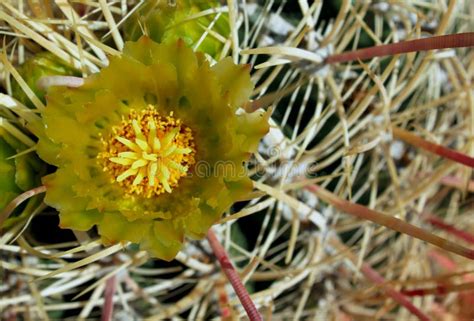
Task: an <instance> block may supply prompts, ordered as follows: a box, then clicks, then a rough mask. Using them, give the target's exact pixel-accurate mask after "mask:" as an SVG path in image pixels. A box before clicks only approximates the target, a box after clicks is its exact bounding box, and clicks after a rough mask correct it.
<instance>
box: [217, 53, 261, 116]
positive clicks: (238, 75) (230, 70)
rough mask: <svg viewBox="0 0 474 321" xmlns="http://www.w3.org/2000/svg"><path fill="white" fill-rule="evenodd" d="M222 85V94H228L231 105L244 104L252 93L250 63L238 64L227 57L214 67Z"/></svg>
mask: <svg viewBox="0 0 474 321" xmlns="http://www.w3.org/2000/svg"><path fill="white" fill-rule="evenodd" d="M212 70H213V71H214V72H215V73H216V76H217V77H218V79H219V84H220V86H221V88H222V89H221V94H222V95H227V96H228V99H229V104H230V106H231V107H238V106H242V104H243V103H245V102H246V101H248V99H249V97H250V95H251V94H252V90H253V87H254V86H253V84H252V81H251V80H250V73H249V71H250V65H236V64H234V63H233V62H232V58H230V57H227V58H224V59H222V60H221V61H219V62H218V63H217V64H215V65H214V66H213V67H212Z"/></svg>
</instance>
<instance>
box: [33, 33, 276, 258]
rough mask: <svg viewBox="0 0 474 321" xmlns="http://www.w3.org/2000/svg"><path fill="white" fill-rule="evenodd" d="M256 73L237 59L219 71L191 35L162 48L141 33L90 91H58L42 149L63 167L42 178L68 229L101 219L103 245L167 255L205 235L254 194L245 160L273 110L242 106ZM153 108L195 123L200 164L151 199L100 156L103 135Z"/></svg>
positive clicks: (89, 83)
mask: <svg viewBox="0 0 474 321" xmlns="http://www.w3.org/2000/svg"><path fill="white" fill-rule="evenodd" d="M249 69H250V68H249V66H247V65H235V64H234V63H233V62H232V60H231V59H230V58H226V59H223V60H221V61H220V62H218V63H217V64H215V65H214V66H212V67H211V66H210V65H209V63H208V62H207V61H206V59H205V57H204V55H203V54H202V53H194V52H193V51H192V50H191V49H190V48H188V47H187V46H186V45H185V44H184V42H182V41H178V42H175V43H173V44H157V43H155V42H153V41H152V40H150V39H149V38H147V37H142V38H141V39H140V40H138V41H137V42H128V43H127V44H126V45H125V48H124V51H123V54H122V55H121V56H119V57H112V58H111V59H110V64H109V66H108V67H106V68H104V69H103V70H102V71H101V72H99V73H97V74H95V75H93V76H91V77H89V78H87V79H86V80H85V84H84V85H83V86H82V87H80V88H64V87H53V88H51V89H50V91H49V92H48V94H47V107H46V110H45V111H44V113H43V115H42V116H43V121H44V129H43V133H42V134H41V135H39V136H40V137H39V142H38V146H37V151H38V154H39V155H40V157H41V158H43V159H44V160H45V161H46V162H48V163H50V164H53V165H55V166H57V167H58V168H57V170H56V172H54V173H53V174H50V175H48V176H46V177H44V179H43V183H44V184H45V186H46V187H47V193H46V197H45V202H46V203H47V204H48V205H50V206H52V207H55V208H56V209H57V210H58V211H59V213H60V226H61V227H62V228H69V229H74V230H80V231H86V230H89V229H90V228H92V227H93V226H94V225H96V226H97V229H98V232H99V234H100V236H101V238H102V240H103V241H104V243H107V244H110V243H114V242H121V241H130V242H133V243H139V244H140V246H141V248H142V249H144V250H147V251H148V252H149V253H150V254H151V255H152V256H154V257H157V258H161V259H165V260H171V259H173V258H174V257H175V255H176V254H177V252H178V251H179V250H180V249H181V246H182V244H183V241H184V239H185V238H186V237H188V238H191V239H199V238H202V237H204V236H205V235H206V233H207V230H208V229H209V228H210V226H211V225H212V224H214V223H215V222H217V221H218V220H219V218H220V217H221V215H222V213H223V212H225V211H226V210H228V209H229V207H230V206H231V205H232V204H233V203H234V202H235V201H236V200H239V199H241V198H242V197H244V196H245V195H247V194H248V193H249V192H250V191H251V190H252V182H251V180H250V179H249V178H248V177H247V176H246V175H245V161H247V160H248V158H249V157H250V155H251V154H252V153H253V152H254V151H255V149H256V148H257V145H258V142H259V140H260V139H261V137H262V136H263V135H264V134H265V133H266V132H267V131H268V118H269V116H270V113H269V112H264V111H257V112H254V113H246V112H244V111H243V110H242V109H240V110H239V111H238V107H239V106H241V105H242V104H244V103H245V102H246V101H247V100H248V98H249V95H250V94H251V92H252V89H253V85H252V83H251V81H250V75H249ZM150 108H152V109H153V111H154V112H157V113H159V114H160V115H163V116H166V115H169V114H170V113H171V114H172V115H173V116H174V117H176V118H179V119H180V120H181V121H182V123H183V124H186V126H187V127H188V128H190V129H191V131H192V133H193V137H194V143H195V153H194V159H195V166H193V167H192V168H190V169H189V171H188V173H187V175H186V176H185V177H182V178H180V179H179V181H178V185H177V186H175V187H173V190H172V191H171V192H166V193H161V194H159V195H154V196H152V197H149V195H148V197H145V196H143V195H139V194H134V193H130V192H129V191H127V189H125V188H124V186H121V185H120V184H118V183H117V180H116V178H115V177H113V176H112V175H111V174H110V172H108V171H106V170H105V169H104V165H103V164H104V163H103V161H102V162H101V161H100V155H101V153H104V148H105V147H104V137H113V135H114V134H113V132H114V128H117V126H121V125H120V124H122V123H123V122H124V119H125V120H126V119H127V115H130V113H132V112H133V113H140V112H144V111H145V110H149V109H150ZM222 164H224V165H225V166H222ZM198 165H199V166H198ZM223 168H226V169H230V170H223ZM203 169H204V170H203Z"/></svg>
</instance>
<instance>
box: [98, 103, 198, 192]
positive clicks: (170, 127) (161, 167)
mask: <svg viewBox="0 0 474 321" xmlns="http://www.w3.org/2000/svg"><path fill="white" fill-rule="evenodd" d="M103 143H104V145H105V150H106V151H105V152H103V153H100V154H99V155H98V158H99V160H100V161H101V162H102V164H103V168H104V171H108V172H110V173H111V174H112V176H113V177H114V181H116V182H118V183H119V184H120V185H121V186H123V187H124V188H125V189H126V190H127V192H128V193H130V194H138V195H142V196H145V197H152V196H154V195H159V194H161V193H164V192H168V193H171V191H172V189H173V188H174V187H176V186H178V182H179V179H180V178H181V177H183V176H186V174H187V172H188V169H189V166H191V165H193V164H194V163H195V160H194V155H195V153H196V150H195V147H194V138H193V135H192V131H191V129H190V128H189V127H186V126H185V125H183V124H182V123H181V120H180V119H176V118H174V117H173V112H171V113H170V115H169V116H166V117H163V116H160V114H158V112H157V111H156V110H155V109H154V108H153V107H152V106H149V108H147V109H145V110H144V111H142V112H140V113H137V112H135V111H132V112H131V113H130V115H129V116H128V118H127V119H124V120H123V121H122V124H121V125H119V126H116V127H114V128H113V134H112V135H111V136H110V137H109V139H107V140H104V139H103Z"/></svg>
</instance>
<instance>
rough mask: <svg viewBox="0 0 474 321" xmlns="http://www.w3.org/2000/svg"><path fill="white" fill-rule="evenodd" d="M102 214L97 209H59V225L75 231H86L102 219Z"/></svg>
mask: <svg viewBox="0 0 474 321" xmlns="http://www.w3.org/2000/svg"><path fill="white" fill-rule="evenodd" d="M102 216H103V214H101V213H99V211H97V210H89V211H61V213H60V214H59V227H61V228H68V229H72V230H76V231H88V230H90V229H91V228H92V226H94V225H96V224H97V223H99V222H100V221H101V220H102Z"/></svg>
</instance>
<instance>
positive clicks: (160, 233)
mask: <svg viewBox="0 0 474 321" xmlns="http://www.w3.org/2000/svg"><path fill="white" fill-rule="evenodd" d="M183 241H184V233H183V231H182V229H181V228H180V227H178V226H177V224H175V223H174V222H173V221H171V220H166V221H155V222H154V223H153V229H152V230H151V231H150V233H149V234H148V235H147V236H146V237H145V238H144V239H143V241H142V249H144V250H146V251H148V252H149V253H150V254H151V255H152V256H154V257H157V258H160V259H163V260H166V261H171V260H172V259H173V258H174V257H175V256H176V254H177V253H178V252H179V251H180V250H181V247H182V245H183Z"/></svg>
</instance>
